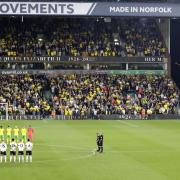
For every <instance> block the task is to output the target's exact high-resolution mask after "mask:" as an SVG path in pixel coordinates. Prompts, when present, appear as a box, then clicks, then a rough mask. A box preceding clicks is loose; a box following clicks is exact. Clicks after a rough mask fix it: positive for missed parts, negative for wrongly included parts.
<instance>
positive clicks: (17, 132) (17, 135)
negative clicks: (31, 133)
mask: <svg viewBox="0 0 180 180" xmlns="http://www.w3.org/2000/svg"><path fill="white" fill-rule="evenodd" d="M18 138H19V128H18V127H17V126H15V128H14V139H15V140H16V142H17V141H18Z"/></svg>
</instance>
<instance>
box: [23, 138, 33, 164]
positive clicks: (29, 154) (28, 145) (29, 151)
mask: <svg viewBox="0 0 180 180" xmlns="http://www.w3.org/2000/svg"><path fill="white" fill-rule="evenodd" d="M25 146H26V162H28V161H29V159H30V162H32V149H33V143H32V142H31V141H30V139H28V141H27V143H26V144H25Z"/></svg>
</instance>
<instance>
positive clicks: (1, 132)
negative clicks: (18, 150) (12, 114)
mask: <svg viewBox="0 0 180 180" xmlns="http://www.w3.org/2000/svg"><path fill="white" fill-rule="evenodd" d="M3 139H4V129H3V127H2V126H0V140H1V141H2V140H3Z"/></svg>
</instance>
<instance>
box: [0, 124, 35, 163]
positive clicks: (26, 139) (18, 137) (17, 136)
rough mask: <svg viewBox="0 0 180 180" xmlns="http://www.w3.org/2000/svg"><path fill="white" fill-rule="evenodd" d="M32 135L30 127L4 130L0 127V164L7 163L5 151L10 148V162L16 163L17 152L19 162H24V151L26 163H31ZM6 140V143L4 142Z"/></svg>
mask: <svg viewBox="0 0 180 180" xmlns="http://www.w3.org/2000/svg"><path fill="white" fill-rule="evenodd" d="M33 133H34V130H33V128H32V127H31V126H29V127H28V128H25V127H23V128H21V129H20V128H18V127H17V126H15V127H14V128H11V127H10V126H8V127H7V128H6V129H5V128H3V126H0V162H3V160H4V162H7V149H8V147H10V162H12V161H14V162H16V155H17V150H18V159H19V162H24V151H26V162H32V148H33V143H32V140H33ZM5 139H6V141H5Z"/></svg>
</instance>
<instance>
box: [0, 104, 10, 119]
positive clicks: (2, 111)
mask: <svg viewBox="0 0 180 180" xmlns="http://www.w3.org/2000/svg"><path fill="white" fill-rule="evenodd" d="M8 118H9V115H8V103H0V119H1V120H3V119H6V120H8Z"/></svg>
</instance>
